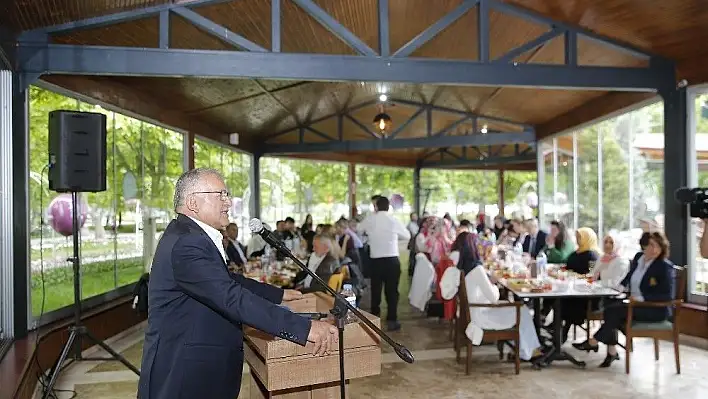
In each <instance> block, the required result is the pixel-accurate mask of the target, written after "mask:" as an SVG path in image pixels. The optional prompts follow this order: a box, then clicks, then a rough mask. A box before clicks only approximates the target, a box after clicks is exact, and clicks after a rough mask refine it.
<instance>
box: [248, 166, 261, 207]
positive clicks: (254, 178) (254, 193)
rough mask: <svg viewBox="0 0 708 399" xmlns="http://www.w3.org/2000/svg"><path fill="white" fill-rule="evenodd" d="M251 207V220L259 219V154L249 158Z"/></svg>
mask: <svg viewBox="0 0 708 399" xmlns="http://www.w3.org/2000/svg"><path fill="white" fill-rule="evenodd" d="M250 177H251V206H250V208H251V209H250V212H251V217H252V218H260V217H261V154H259V153H254V154H253V155H252V156H251V176H250Z"/></svg>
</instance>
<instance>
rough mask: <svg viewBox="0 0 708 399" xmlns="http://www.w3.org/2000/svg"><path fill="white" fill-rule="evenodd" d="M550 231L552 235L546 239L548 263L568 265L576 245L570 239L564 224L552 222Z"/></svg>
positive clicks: (556, 221)
mask: <svg viewBox="0 0 708 399" xmlns="http://www.w3.org/2000/svg"><path fill="white" fill-rule="evenodd" d="M550 231H551V232H550V234H548V236H547V237H546V257H547V259H548V263H566V261H567V260H568V257H569V256H570V254H572V253H573V251H575V244H574V243H573V240H571V239H570V237H568V230H567V229H566V228H565V224H563V222H561V221H558V220H554V221H552V222H551V229H550Z"/></svg>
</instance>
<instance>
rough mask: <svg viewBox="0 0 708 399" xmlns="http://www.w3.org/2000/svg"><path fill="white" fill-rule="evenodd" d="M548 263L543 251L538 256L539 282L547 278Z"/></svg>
mask: <svg viewBox="0 0 708 399" xmlns="http://www.w3.org/2000/svg"><path fill="white" fill-rule="evenodd" d="M546 263H548V258H546V254H545V253H543V251H541V252H540V253H539V254H538V256H536V278H537V279H538V280H543V279H545V278H546Z"/></svg>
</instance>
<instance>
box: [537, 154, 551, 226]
mask: <svg viewBox="0 0 708 399" xmlns="http://www.w3.org/2000/svg"><path fill="white" fill-rule="evenodd" d="M536 148H537V150H536V193H537V196H538V214H537V215H535V216H536V218H537V219H538V221H539V223H540V224H541V226H545V225H547V224H548V223H549V221H548V220H546V214H545V213H544V212H543V208H544V207H543V200H544V199H545V198H544V192H545V185H546V167H545V165H544V164H543V161H544V159H543V146H541V143H538V145H537V146H536Z"/></svg>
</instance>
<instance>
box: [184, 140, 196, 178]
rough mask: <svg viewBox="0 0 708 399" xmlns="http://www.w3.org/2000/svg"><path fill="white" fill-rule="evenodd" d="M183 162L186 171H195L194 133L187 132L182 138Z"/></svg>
mask: <svg viewBox="0 0 708 399" xmlns="http://www.w3.org/2000/svg"><path fill="white" fill-rule="evenodd" d="M182 154H183V156H182V160H183V161H184V163H183V169H184V171H185V172H186V171H188V170H192V169H194V133H192V132H186V133H185V134H184V136H183V138H182Z"/></svg>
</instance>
